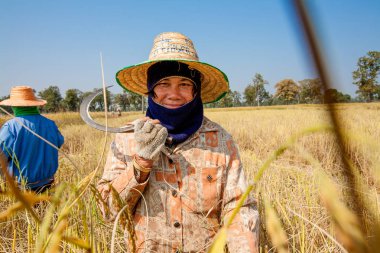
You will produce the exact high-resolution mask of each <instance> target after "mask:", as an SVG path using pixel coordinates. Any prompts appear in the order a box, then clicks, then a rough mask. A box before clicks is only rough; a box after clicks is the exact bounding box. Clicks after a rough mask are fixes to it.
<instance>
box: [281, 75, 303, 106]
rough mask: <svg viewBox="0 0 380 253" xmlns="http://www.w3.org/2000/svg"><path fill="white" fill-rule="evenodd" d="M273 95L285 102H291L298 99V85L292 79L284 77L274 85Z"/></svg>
mask: <svg viewBox="0 0 380 253" xmlns="http://www.w3.org/2000/svg"><path fill="white" fill-rule="evenodd" d="M275 88H276V93H275V97H276V98H277V99H279V100H280V101H283V102H284V103H285V104H292V103H296V102H297V101H298V96H299V86H298V85H297V84H296V82H295V81H294V80H292V79H284V80H281V81H280V82H278V83H277V84H276V86H275Z"/></svg>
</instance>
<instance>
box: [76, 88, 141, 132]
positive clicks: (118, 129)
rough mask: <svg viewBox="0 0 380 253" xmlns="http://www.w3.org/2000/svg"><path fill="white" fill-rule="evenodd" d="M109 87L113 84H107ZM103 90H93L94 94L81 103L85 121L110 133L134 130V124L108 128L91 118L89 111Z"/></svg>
mask: <svg viewBox="0 0 380 253" xmlns="http://www.w3.org/2000/svg"><path fill="white" fill-rule="evenodd" d="M109 87H112V86H107V87H106V88H109ZM102 92H103V91H102V90H101V89H100V90H98V91H95V92H93V93H92V94H90V95H89V96H87V97H86V98H84V99H83V101H82V103H81V105H80V116H81V117H82V119H83V121H84V122H86V124H87V125H89V126H91V127H93V128H95V129H98V130H101V131H104V132H110V133H125V132H133V128H134V125H133V124H128V125H126V126H123V127H107V128H106V127H105V126H103V125H100V124H98V123H96V122H95V121H94V120H93V119H92V118H91V116H90V113H89V109H90V105H91V102H92V100H93V99H94V98H95V97H96V96H98V95H99V94H101V93H102Z"/></svg>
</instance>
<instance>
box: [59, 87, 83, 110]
mask: <svg viewBox="0 0 380 253" xmlns="http://www.w3.org/2000/svg"><path fill="white" fill-rule="evenodd" d="M81 95H82V92H81V91H80V90H78V89H68V90H67V91H66V96H65V99H64V100H63V101H62V105H63V107H64V108H65V109H66V110H67V111H78V110H79V106H80V102H81Z"/></svg>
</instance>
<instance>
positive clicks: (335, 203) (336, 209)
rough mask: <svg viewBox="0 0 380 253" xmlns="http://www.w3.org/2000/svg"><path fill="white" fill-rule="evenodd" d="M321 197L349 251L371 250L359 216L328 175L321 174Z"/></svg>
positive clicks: (365, 251) (358, 252)
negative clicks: (346, 204)
mask: <svg viewBox="0 0 380 253" xmlns="http://www.w3.org/2000/svg"><path fill="white" fill-rule="evenodd" d="M320 178H321V183H320V197H321V200H322V203H323V204H324V206H325V207H326V209H327V210H328V212H329V213H330V215H331V218H332V220H333V222H334V225H335V228H336V232H337V236H338V238H339V240H340V241H341V242H342V244H343V246H344V247H345V248H346V249H347V250H348V251H349V252H356V253H367V252H370V251H369V248H368V245H367V242H366V240H365V237H364V235H363V233H362V231H361V226H360V224H359V220H358V218H357V217H356V216H355V214H353V213H352V212H351V211H350V210H349V209H348V208H347V207H346V206H345V205H344V204H343V203H342V202H341V201H340V200H339V195H338V193H337V190H336V188H335V186H334V185H333V183H332V182H331V181H330V180H329V179H328V177H327V176H325V175H323V174H322V173H321V174H320Z"/></svg>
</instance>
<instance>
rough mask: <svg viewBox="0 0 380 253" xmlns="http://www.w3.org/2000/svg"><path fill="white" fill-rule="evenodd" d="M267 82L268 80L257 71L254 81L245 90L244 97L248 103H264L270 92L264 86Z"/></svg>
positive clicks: (258, 104)
mask: <svg viewBox="0 0 380 253" xmlns="http://www.w3.org/2000/svg"><path fill="white" fill-rule="evenodd" d="M265 84H268V81H266V80H264V78H263V76H262V75H261V74H259V73H256V74H255V77H254V78H253V79H252V83H251V84H249V85H248V86H247V87H246V88H245V90H244V98H245V102H246V104H247V105H250V106H252V105H257V106H260V104H263V103H264V102H265V101H266V100H267V99H268V98H269V93H268V92H267V91H266V90H265V87H264V85H265Z"/></svg>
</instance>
